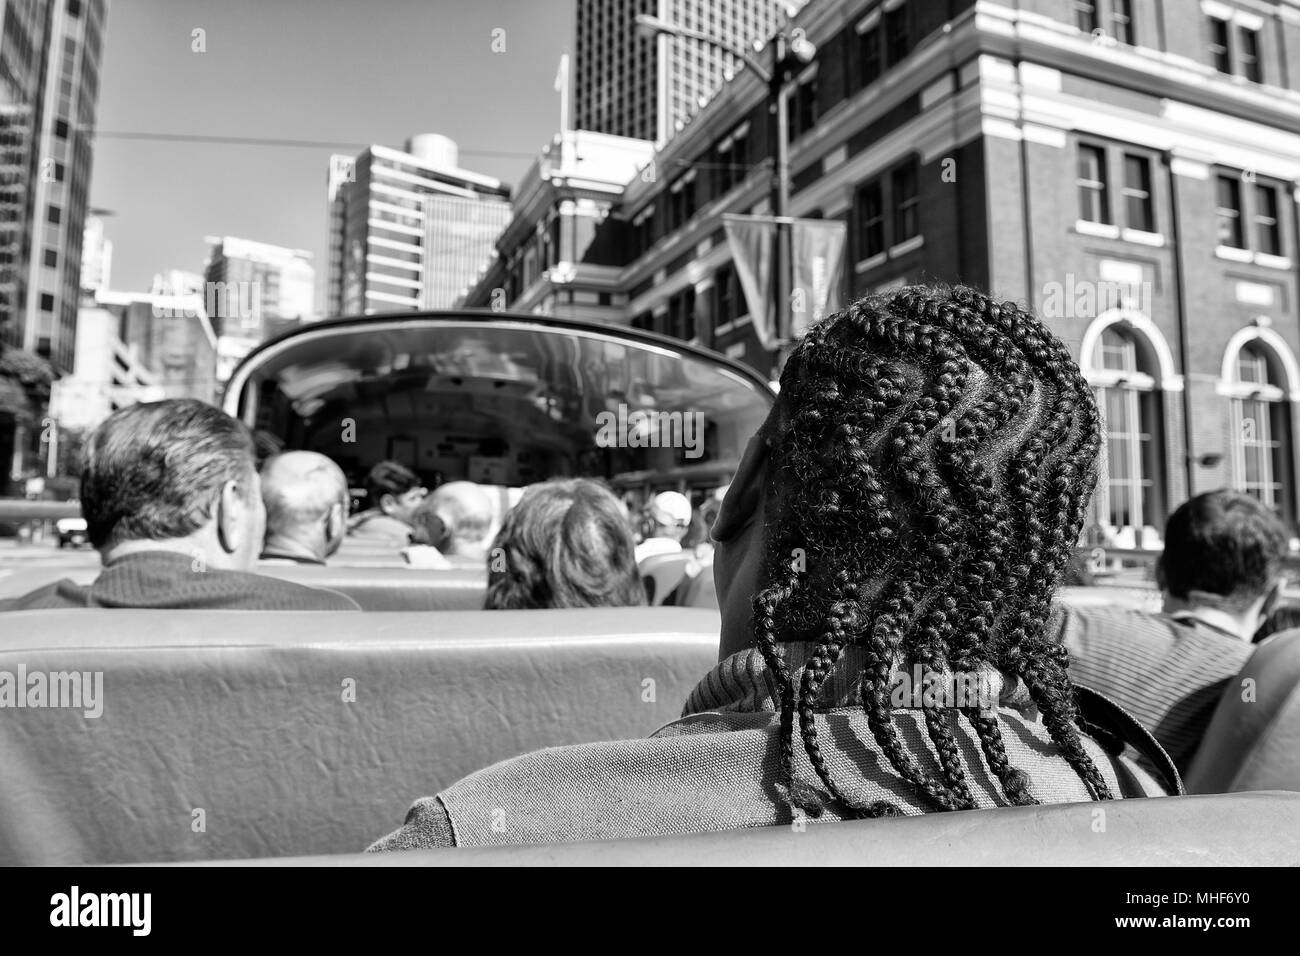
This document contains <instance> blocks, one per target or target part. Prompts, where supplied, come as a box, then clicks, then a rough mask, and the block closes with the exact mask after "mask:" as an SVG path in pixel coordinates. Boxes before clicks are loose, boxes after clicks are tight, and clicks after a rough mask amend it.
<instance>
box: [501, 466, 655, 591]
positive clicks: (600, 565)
mask: <svg viewBox="0 0 1300 956" xmlns="http://www.w3.org/2000/svg"><path fill="white" fill-rule="evenodd" d="M644 603H645V589H644V587H643V586H642V584H641V577H640V575H639V574H638V573H637V567H636V558H635V556H634V551H633V544H632V530H631V528H630V527H629V525H628V519H627V516H626V514H625V512H624V510H623V508H622V506H621V505H620V503H619V500H618V499H617V498H615V497H614V495H613V493H612V492H610V491H609V490H608V489H607V488H605V486H603V485H601V484H599V483H598V482H595V481H591V480H589V479H586V478H563V479H555V480H552V481H544V482H542V483H540V484H537V485H533V486H531V487H530V488H528V489H527V490H526V491H525V492H524V496H523V497H522V498H521V499H520V501H519V503H518V504H517V505H515V507H514V508H512V509H511V511H510V513H509V514H508V515H506V518H505V522H504V523H503V524H502V526H501V530H500V532H498V533H497V536H496V540H495V541H493V542H492V550H491V552H490V553H489V556H488V593H487V602H486V605H485V606H486V607H487V608H489V609H494V610H507V609H516V608H545V607H625V606H628V605H633V604H644Z"/></svg>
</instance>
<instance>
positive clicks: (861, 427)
mask: <svg viewBox="0 0 1300 956" xmlns="http://www.w3.org/2000/svg"><path fill="white" fill-rule="evenodd" d="M1098 445H1099V437H1098V417H1097V410H1096V407H1095V405H1094V403H1093V399H1092V395H1091V392H1090V390H1089V389H1088V387H1087V385H1086V383H1085V382H1084V380H1083V378H1082V376H1081V375H1080V373H1079V370H1078V366H1077V364H1076V363H1075V362H1074V361H1073V359H1072V358H1071V357H1070V354H1069V352H1068V351H1067V350H1066V349H1065V347H1064V346H1063V345H1062V344H1061V343H1060V342H1059V341H1058V340H1057V339H1056V338H1055V337H1054V336H1053V335H1052V334H1051V333H1050V332H1049V331H1047V329H1046V328H1044V326H1043V325H1042V324H1041V323H1040V322H1039V321H1038V320H1037V319H1035V318H1034V317H1033V316H1032V315H1030V314H1029V313H1027V312H1025V311H1024V310H1023V309H1021V308H1019V307H1017V306H1015V305H1012V304H1010V303H1002V302H997V301H995V300H993V299H990V298H988V297H987V296H984V295H982V294H980V293H978V292H976V291H974V290H971V289H967V288H961V287H958V288H954V289H939V288H928V287H920V286H914V287H908V288H904V289H900V290H898V291H895V292H892V293H889V294H888V295H882V296H873V297H870V298H867V299H863V300H862V301H860V302H857V303H855V304H854V305H853V306H851V307H850V308H849V309H848V310H847V311H845V312H843V313H840V314H838V315H835V316H832V317H830V318H829V319H827V320H826V321H825V322H823V323H821V324H820V325H818V326H816V327H815V328H814V329H813V330H812V331H810V332H809V334H808V336H807V337H806V338H805V339H804V340H803V341H802V342H801V343H800V344H799V345H798V346H797V347H796V348H795V350H794V352H793V353H792V354H791V356H790V358H789V360H788V361H787V363H786V367H785V369H784V371H783V373H782V375H781V388H780V394H779V396H778V398H777V401H776V404H775V406H774V407H773V409H772V413H771V415H770V416H769V417H768V419H767V421H766V422H765V424H764V426H763V428H762V429H761V430H760V433H759V434H758V435H757V436H755V439H754V440H753V441H752V442H751V444H750V447H749V448H748V449H747V450H746V453H745V457H744V460H743V461H742V463H741V466H740V468H739V470H738V473H737V475H736V479H735V481H734V482H733V484H732V486H731V489H730V490H729V492H728V494H727V498H726V500H725V501H724V503H723V508H722V513H721V514H720V515H719V517H718V521H717V523H716V525H715V527H714V537H715V538H716V539H717V540H718V547H717V551H716V552H715V564H714V567H715V576H716V578H717V585H718V593H719V599H720V603H721V605H722V608H723V616H724V635H723V638H724V652H725V651H734V650H737V649H739V647H740V646H742V644H743V643H744V642H745V641H746V640H748V641H749V642H750V643H756V644H757V645H758V647H759V649H760V650H762V651H763V653H764V656H765V657H766V658H767V660H768V664H769V667H771V668H772V669H773V670H774V671H776V673H777V676H778V680H779V681H781V682H783V683H784V684H785V685H786V686H785V688H784V694H785V700H784V701H783V721H782V730H783V740H784V744H783V746H784V748H785V749H784V752H783V766H784V765H786V764H788V762H789V761H790V760H791V759H792V758H791V755H790V752H789V748H790V746H791V744H790V738H791V734H792V720H793V713H794V712H795V711H796V710H797V711H798V713H799V715H800V723H801V728H802V731H803V736H804V743H805V746H806V747H807V748H808V751H809V756H810V758H811V759H812V761H813V765H814V767H816V768H817V769H818V771H819V773H821V772H822V771H823V769H824V763H823V762H821V761H820V759H819V756H820V755H819V753H818V751H817V741H816V729H815V727H813V725H812V716H811V715H812V708H813V705H814V703H815V701H816V698H817V694H818V692H819V691H820V688H821V683H822V681H823V680H824V678H825V676H826V673H827V671H828V670H829V669H830V667H831V666H833V664H834V663H835V662H836V661H837V660H838V659H839V657H840V655H841V654H842V652H843V650H844V648H845V647H846V646H848V645H850V644H852V645H857V646H858V647H860V648H862V649H863V651H864V652H865V659H866V660H867V661H868V664H867V667H866V669H865V670H864V673H863V675H862V676H863V703H864V706H865V707H866V709H867V714H868V717H869V719H870V721H871V725H872V729H873V732H874V733H875V734H876V736H877V739H878V741H879V742H880V744H881V746H882V748H883V749H884V751H885V753H886V754H887V755H888V756H889V758H890V761H891V763H892V764H893V765H894V767H895V769H896V770H897V771H898V772H899V773H900V774H901V775H902V776H903V777H904V778H905V779H908V780H909V781H911V782H912V783H914V784H915V785H916V786H917V787H918V788H919V789H920V790H921V791H922V792H923V793H924V794H925V795H926V796H927V797H928V798H929V799H930V801H931V802H932V803H933V804H934V805H935V806H936V807H937V808H940V809H955V808H960V807H964V806H970V805H972V804H971V802H970V794H969V790H968V789H967V787H966V785H965V782H964V780H963V779H961V770H960V764H959V763H957V762H955V761H950V760H948V759H947V757H948V755H949V754H951V753H955V750H953V749H952V748H953V742H952V738H951V734H950V733H949V732H948V731H947V729H946V727H947V725H946V723H945V722H944V721H945V720H946V717H945V716H944V715H942V714H940V713H939V712H937V711H936V712H934V713H931V712H930V711H929V710H927V712H926V714H925V716H926V720H927V725H928V726H929V728H930V730H931V736H932V739H933V742H934V744H935V747H936V748H937V750H938V752H939V754H940V757H941V764H942V766H943V767H944V776H943V778H942V779H934V778H931V777H929V776H927V775H926V774H924V773H923V772H921V771H920V769H919V767H918V765H917V764H916V762H915V761H914V760H912V759H911V758H910V757H909V756H908V755H907V753H906V752H905V751H904V750H903V749H902V747H901V744H900V742H899V740H898V738H897V735H896V734H895V733H894V731H893V729H892V725H891V723H890V721H889V713H890V703H889V680H890V674H891V670H892V668H894V667H898V666H903V667H911V666H912V665H913V664H920V665H922V666H923V667H924V668H927V669H934V670H953V671H973V670H975V669H978V668H980V667H989V666H992V667H997V668H1000V669H1002V670H1004V671H1009V672H1011V673H1013V674H1016V675H1018V676H1019V677H1020V678H1021V679H1023V680H1024V682H1025V684H1026V685H1027V687H1028V688H1029V690H1030V693H1031V694H1032V695H1033V696H1034V699H1035V701H1036V702H1037V703H1038V705H1039V707H1040V709H1042V711H1043V714H1044V720H1045V723H1046V724H1047V727H1048V729H1049V731H1050V732H1051V734H1052V737H1053V739H1054V740H1056V742H1057V743H1058V745H1059V746H1061V748H1062V750H1063V751H1064V752H1065V755H1066V757H1067V758H1068V759H1069V760H1070V762H1071V764H1072V765H1074V766H1075V769H1076V770H1077V771H1078V772H1079V773H1080V775H1081V776H1083V777H1084V779H1085V781H1086V782H1087V783H1088V785H1089V787H1090V788H1091V789H1092V791H1093V793H1094V795H1096V796H1102V795H1106V790H1105V784H1104V783H1103V782H1102V781H1101V779H1100V777H1099V776H1097V772H1096V769H1095V768H1094V767H1093V766H1092V764H1091V761H1090V760H1088V758H1087V755H1086V753H1085V752H1084V751H1083V749H1082V747H1081V745H1080V743H1079V739H1078V735H1077V733H1076V732H1075V730H1074V727H1073V723H1072V721H1073V717H1074V703H1073V692H1072V688H1071V687H1070V685H1069V683H1068V681H1067V679H1066V677H1065V656H1064V652H1063V651H1062V650H1061V649H1060V648H1059V647H1058V646H1056V645H1055V644H1053V643H1052V642H1050V641H1049V640H1047V639H1045V637H1044V635H1043V623H1044V622H1045V621H1046V620H1047V616H1048V608H1049V604H1050V601H1051V597H1052V592H1053V590H1054V588H1055V587H1056V584H1057V580H1058V578H1059V576H1060V574H1061V572H1062V571H1063V569H1064V568H1065V566H1066V564H1067V562H1068V561H1069V558H1070V554H1071V551H1072V549H1073V546H1074V544H1075V542H1076V540H1077V538H1078V535H1079V530H1080V528H1081V526H1082V522H1083V519H1084V515H1085V512H1086V508H1087V504H1088V500H1089V497H1090V495H1091V491H1092V487H1093V483H1094V480H1095V461H1096V456H1097V450H1098ZM750 596H752V598H750ZM747 598H749V599H747ZM788 640H803V641H814V642H816V643H818V644H819V645H820V650H819V652H818V653H817V654H815V655H813V656H812V657H811V658H810V659H809V661H808V664H807V666H806V667H805V668H804V670H803V673H802V674H798V675H791V674H790V673H788V671H787V670H786V667H785V664H784V660H783V659H782V656H781V652H780V642H781V641H788ZM967 717H968V718H969V719H971V720H972V723H973V724H974V725H975V727H976V730H977V731H978V732H979V734H980V737H981V740H982V742H983V744H984V748H985V753H986V756H987V757H988V759H989V761H990V766H991V768H992V769H993V770H994V772H995V773H996V774H997V776H998V777H999V779H1001V780H1002V783H1003V786H1004V789H1005V790H1006V791H1007V795H1008V797H1009V798H1010V799H1011V800H1012V801H1013V802H1029V801H1030V800H1031V798H1030V797H1029V795H1028V793H1027V791H1026V788H1025V780H1024V779H1023V775H1019V774H1018V772H1016V771H1014V770H1012V769H1011V768H1009V767H1007V766H1006V762H1005V755H1004V754H1002V748H1001V740H1000V737H999V736H998V735H997V723H996V721H995V720H992V719H991V718H988V717H987V716H986V715H985V716H981V715H980V714H979V713H978V712H975V711H972V712H970V713H967ZM823 779H824V781H825V782H826V783H827V786H828V787H829V788H830V789H831V791H832V794H833V795H835V796H837V797H839V796H840V794H839V792H838V790H837V788H836V787H835V786H834V784H833V782H832V781H830V780H829V776H828V775H825V774H824V775H823ZM865 809H868V808H864V810H865ZM876 811H879V812H884V811H883V809H882V808H880V807H877V808H874V810H873V811H872V812H876Z"/></svg>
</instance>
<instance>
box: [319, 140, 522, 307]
mask: <svg viewBox="0 0 1300 956" xmlns="http://www.w3.org/2000/svg"><path fill="white" fill-rule="evenodd" d="M509 199H510V188H509V187H508V186H505V185H502V183H501V182H499V181H498V180H496V179H492V178H491V177H489V176H483V175H480V174H478V173H472V172H469V171H468V170H464V169H461V168H460V167H459V153H458V151H457V149H456V144H455V143H454V142H452V141H451V140H449V139H447V138H446V137H445V136H438V135H436V134H432V133H429V134H425V135H422V136H416V137H413V138H412V139H411V140H409V141H408V142H407V145H406V151H405V152H402V151H400V150H396V149H389V148H388V147H385V146H371V147H370V148H369V149H367V150H366V151H365V152H363V153H362V154H361V155H360V156H358V157H356V158H355V159H350V158H349V157H347V156H334V157H332V158H331V160H330V174H329V203H330V211H329V229H330V246H329V248H330V263H329V281H328V296H329V315H332V316H333V315H353V314H371V313H375V312H391V311H398V310H401V309H439V308H450V307H452V306H454V305H456V303H457V301H458V300H459V299H460V297H461V293H462V292H463V291H465V289H467V288H468V287H469V286H470V285H471V284H472V283H473V282H474V281H475V280H476V279H477V278H478V274H479V271H480V270H481V269H482V268H483V266H485V265H486V264H487V262H488V261H489V260H490V259H491V257H492V255H493V252H494V244H495V242H496V240H497V237H498V236H499V235H500V233H501V230H502V229H503V228H504V227H505V225H506V223H507V222H509V220H510V202H509Z"/></svg>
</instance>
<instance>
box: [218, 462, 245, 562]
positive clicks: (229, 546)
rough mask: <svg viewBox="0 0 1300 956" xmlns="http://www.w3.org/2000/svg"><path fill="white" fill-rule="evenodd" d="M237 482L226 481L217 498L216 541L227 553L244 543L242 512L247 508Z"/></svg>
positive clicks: (236, 549)
mask: <svg viewBox="0 0 1300 956" xmlns="http://www.w3.org/2000/svg"><path fill="white" fill-rule="evenodd" d="M239 492H240V488H239V482H237V481H235V480H233V479H232V480H230V481H227V482H226V483H225V484H224V485H222V486H221V494H220V495H219V496H218V498H217V543H218V544H219V545H220V546H221V550H223V551H225V552H226V553H227V554H234V553H235V552H237V551H238V550H239V548H240V546H241V545H242V544H243V543H244V527H243V525H244V520H243V519H244V512H245V511H247V509H248V502H246V501H245V500H244V499H243V497H241V495H240V493H239Z"/></svg>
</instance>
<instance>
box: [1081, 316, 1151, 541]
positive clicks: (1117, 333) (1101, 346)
mask: <svg viewBox="0 0 1300 956" xmlns="http://www.w3.org/2000/svg"><path fill="white" fill-rule="evenodd" d="M1090 366H1091V367H1090V370H1089V372H1088V380H1089V382H1091V383H1092V385H1093V387H1094V390H1095V392H1096V396H1097V408H1098V410H1099V411H1100V412H1101V415H1102V430H1103V434H1104V436H1105V452H1104V458H1103V463H1104V467H1105V475H1104V480H1102V481H1101V482H1099V484H1098V489H1097V497H1096V505H1095V512H1094V513H1095V515H1096V519H1097V522H1098V524H1100V525H1101V528H1102V531H1103V534H1104V536H1105V538H1106V539H1107V543H1109V544H1112V545H1115V546H1117V547H1139V546H1143V545H1155V543H1156V540H1157V532H1156V530H1155V529H1157V528H1160V527H1163V525H1164V518H1165V501H1164V461H1163V459H1164V438H1163V428H1162V421H1163V418H1162V405H1161V392H1160V389H1159V388H1158V387H1157V381H1156V375H1157V374H1158V373H1159V369H1158V367H1157V366H1156V362H1155V360H1154V357H1153V356H1152V355H1151V353H1150V349H1149V348H1148V347H1147V344H1146V343H1145V342H1144V341H1141V340H1140V339H1139V337H1138V336H1137V335H1136V334H1135V333H1134V332H1133V330H1132V329H1131V328H1129V327H1127V326H1126V325H1124V324H1121V323H1113V324H1110V325H1107V326H1106V327H1105V328H1103V329H1102V330H1101V334H1100V335H1099V336H1098V337H1097V339H1096V345H1095V347H1094V351H1093V354H1092V356H1091V362H1090ZM1148 529H1149V530H1148Z"/></svg>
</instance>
